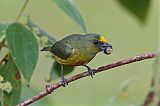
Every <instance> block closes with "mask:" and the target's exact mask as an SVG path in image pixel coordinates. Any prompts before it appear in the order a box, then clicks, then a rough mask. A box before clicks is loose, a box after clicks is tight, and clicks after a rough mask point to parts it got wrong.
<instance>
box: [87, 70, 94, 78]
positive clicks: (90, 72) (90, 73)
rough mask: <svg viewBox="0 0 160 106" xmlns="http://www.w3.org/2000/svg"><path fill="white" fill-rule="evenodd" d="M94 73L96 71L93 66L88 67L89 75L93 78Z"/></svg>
mask: <svg viewBox="0 0 160 106" xmlns="http://www.w3.org/2000/svg"><path fill="white" fill-rule="evenodd" d="M93 75H95V73H94V72H93V71H92V69H91V68H88V76H89V77H92V78H93Z"/></svg>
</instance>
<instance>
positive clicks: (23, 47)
mask: <svg viewBox="0 0 160 106" xmlns="http://www.w3.org/2000/svg"><path fill="white" fill-rule="evenodd" d="M118 1H119V2H120V3H121V4H122V5H123V6H124V7H125V8H126V9H127V10H129V11H130V12H132V13H133V14H135V15H136V16H137V18H138V19H139V20H140V21H142V22H144V21H145V20H146V17H147V13H148V10H149V6H150V0H136V1H135V0H128V1H127V0H118ZM53 2H54V3H55V4H56V5H57V6H58V7H59V8H60V9H61V10H62V11H63V12H64V13H66V14H67V15H68V16H69V17H70V18H71V19H72V20H73V21H74V22H75V23H76V24H77V25H79V26H80V27H81V29H82V30H83V32H84V33H87V28H86V25H85V22H84V19H83V17H82V15H81V13H80V12H79V10H78V9H77V7H76V5H75V4H74V3H73V1H72V0H53ZM27 3H28V0H26V2H25V5H24V6H23V8H22V11H21V12H20V17H19V16H18V17H17V19H16V21H15V22H12V23H10V22H8V23H0V44H1V45H0V48H3V47H5V46H4V44H6V42H5V41H7V46H8V48H7V49H8V52H7V53H6V56H5V57H4V58H3V59H2V60H1V62H0V75H1V76H3V78H4V81H5V82H7V81H8V82H10V83H11V85H12V91H11V92H10V93H8V92H6V91H2V90H0V91H1V93H0V96H1V97H3V99H1V105H5V106H9V105H12V106H15V105H16V104H17V103H18V102H19V99H20V95H21V86H22V85H21V77H22V76H23V77H24V78H25V79H26V80H27V81H30V79H31V77H32V74H33V72H34V70H35V67H36V64H37V61H38V51H39V49H38V42H37V40H40V39H42V37H46V38H47V42H46V41H45V42H44V43H45V45H48V44H50V45H51V44H54V43H55V38H54V37H53V36H50V35H49V34H48V33H46V32H45V31H44V30H43V29H41V28H40V27H39V26H37V25H36V24H35V23H34V22H32V20H31V19H30V18H27V17H26V22H22V21H21V20H20V18H21V17H23V15H22V14H23V13H24V10H25V6H26V4H27ZM135 7H137V8H135ZM36 28H37V29H38V31H37V32H36V31H35V29H36ZM0 50H1V49H0ZM65 68H66V70H69V71H67V73H65V74H68V73H70V72H72V71H73V70H74V67H65ZM59 69H60V68H59V64H58V63H56V62H54V63H53V66H52V69H51V72H50V79H51V80H53V79H54V78H59V77H60V73H59V72H60V71H59ZM8 73H9V74H8ZM20 73H22V74H20Z"/></svg>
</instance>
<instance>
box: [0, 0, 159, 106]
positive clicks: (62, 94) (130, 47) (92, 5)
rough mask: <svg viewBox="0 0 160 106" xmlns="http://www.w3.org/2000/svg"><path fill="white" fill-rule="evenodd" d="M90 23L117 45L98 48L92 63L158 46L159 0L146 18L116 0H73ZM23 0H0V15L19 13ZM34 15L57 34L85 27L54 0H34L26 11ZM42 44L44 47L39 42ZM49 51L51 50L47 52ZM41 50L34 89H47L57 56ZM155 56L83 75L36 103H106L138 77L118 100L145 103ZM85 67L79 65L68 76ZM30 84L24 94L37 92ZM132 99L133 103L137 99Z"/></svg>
mask: <svg viewBox="0 0 160 106" xmlns="http://www.w3.org/2000/svg"><path fill="white" fill-rule="evenodd" d="M74 1H75V3H76V5H77V7H78V9H79V10H80V12H81V14H82V16H83V18H84V21H85V23H86V25H87V29H88V32H89V33H90V32H91V33H92V32H96V33H100V34H102V35H104V36H105V37H106V39H107V40H108V42H110V43H111V44H112V46H113V49H114V52H113V53H112V54H111V55H109V56H108V55H105V54H103V53H99V54H98V55H97V56H96V57H95V58H94V59H93V60H92V61H91V62H90V63H89V66H91V67H92V68H96V67H98V66H102V65H106V64H108V63H112V62H115V61H117V60H121V59H126V58H128V57H131V56H134V55H138V54H143V53H149V52H155V51H156V50H157V47H158V14H157V13H158V0H151V3H150V8H149V12H148V17H147V20H146V22H145V23H142V22H140V20H138V19H137V17H136V16H134V15H133V14H131V13H130V12H129V11H127V10H126V9H125V8H124V7H122V5H120V3H119V2H118V1H117V0H74ZM23 3H24V0H0V13H1V15H0V21H1V22H2V21H13V20H15V18H16V16H17V15H18V13H19V11H20V8H21V7H22V5H23ZM25 12H27V13H28V14H30V16H31V19H32V20H33V21H34V22H36V23H37V24H38V25H40V26H41V27H43V28H44V29H45V30H46V31H48V32H49V33H51V34H52V35H54V37H55V38H56V39H58V40H60V39H61V38H63V37H65V36H67V35H70V34H73V33H83V32H82V31H81V29H80V28H79V26H77V25H76V24H75V23H74V22H73V21H72V20H71V19H70V18H69V17H68V16H67V15H66V14H65V13H64V12H63V11H62V10H60V9H59V8H58V7H57V6H56V5H55V4H54V3H53V2H52V1H51V0H30V2H29V4H28V6H27V8H26V11H25ZM40 49H41V48H40ZM46 54H47V53H46ZM46 54H45V53H41V52H40V53H39V61H38V64H37V67H36V71H35V72H34V74H33V76H32V80H31V86H30V87H31V89H32V91H33V92H34V93H38V92H40V91H41V90H42V89H44V87H45V85H46V84H51V83H54V82H57V81H59V79H57V80H55V81H52V82H51V83H46V82H45V79H46V78H48V76H49V71H50V68H51V65H52V63H53V60H51V59H50V58H46ZM152 63H153V60H145V61H142V62H137V63H133V64H130V65H125V66H122V67H118V68H115V69H111V70H110V71H108V72H103V73H98V74H96V75H95V76H94V78H93V79H92V78H89V77H86V78H83V79H81V80H77V81H75V82H73V83H70V84H69V86H67V87H65V88H63V87H62V88H60V89H58V90H56V91H55V92H53V93H52V94H51V95H49V96H47V97H45V98H44V99H42V100H40V102H39V101H38V102H37V103H34V104H32V105H33V106H36V105H38V106H40V105H42V106H44V105H45V106H75V105H76V106H107V105H108V100H110V98H111V97H112V96H113V95H116V94H117V93H118V91H119V87H120V85H121V83H122V82H124V81H126V80H129V79H133V78H134V79H136V80H134V82H133V83H132V84H131V85H130V87H129V92H130V94H131V95H132V97H133V98H130V96H127V94H125V93H124V95H122V96H121V97H120V98H119V99H118V100H117V101H115V102H114V103H113V105H114V106H122V105H123V106H124V105H125V106H126V105H130V104H132V102H133V100H134V101H135V103H136V104H141V103H142V102H143V101H144V98H145V96H146V94H147V92H148V90H149V86H150V81H151V75H152ZM83 71H86V69H85V68H84V67H76V69H75V71H74V72H72V73H71V74H69V75H67V76H66V77H69V76H72V75H75V74H78V73H80V72H83ZM29 92H30V91H29V90H28V89H27V88H24V89H23V91H22V94H23V95H22V100H25V99H26V98H29V97H30V96H31V95H33V94H34V93H29ZM135 103H134V104H135Z"/></svg>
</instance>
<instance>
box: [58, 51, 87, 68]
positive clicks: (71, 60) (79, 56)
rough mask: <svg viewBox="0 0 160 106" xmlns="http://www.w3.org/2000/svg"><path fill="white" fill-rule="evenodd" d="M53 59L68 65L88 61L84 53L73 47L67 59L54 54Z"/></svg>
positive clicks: (76, 64)
mask: <svg viewBox="0 0 160 106" xmlns="http://www.w3.org/2000/svg"><path fill="white" fill-rule="evenodd" d="M55 60H56V61H57V62H58V63H60V64H63V65H68V66H79V65H84V64H87V63H88V62H89V61H90V59H88V57H87V56H86V55H85V54H83V53H79V52H78V51H77V50H76V49H73V53H72V54H71V55H70V56H69V57H68V58H67V59H62V58H60V57H58V56H55Z"/></svg>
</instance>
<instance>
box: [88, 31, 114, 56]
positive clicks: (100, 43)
mask: <svg viewBox="0 0 160 106" xmlns="http://www.w3.org/2000/svg"><path fill="white" fill-rule="evenodd" d="M87 36H88V38H89V39H90V41H91V43H92V45H93V47H94V48H96V49H97V50H98V51H103V52H104V53H105V54H107V55H108V54H111V53H112V51H113V49H112V45H111V44H109V43H108V42H107V40H106V39H105V38H104V37H103V36H102V35H100V34H96V33H91V34H87Z"/></svg>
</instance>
